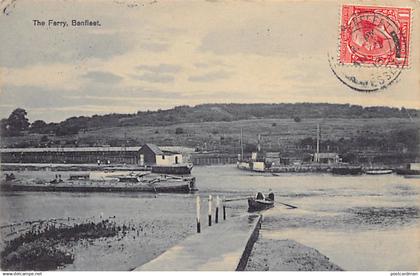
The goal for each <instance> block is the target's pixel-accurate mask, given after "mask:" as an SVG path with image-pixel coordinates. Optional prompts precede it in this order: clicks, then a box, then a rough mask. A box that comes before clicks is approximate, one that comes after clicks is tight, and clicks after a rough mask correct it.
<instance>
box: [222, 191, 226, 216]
mask: <svg viewBox="0 0 420 276" xmlns="http://www.w3.org/2000/svg"><path fill="white" fill-rule="evenodd" d="M225 200H226V198H225V197H224V196H223V201H222V204H223V220H226V206H225Z"/></svg>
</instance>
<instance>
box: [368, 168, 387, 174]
mask: <svg viewBox="0 0 420 276" xmlns="http://www.w3.org/2000/svg"><path fill="white" fill-rule="evenodd" d="M391 173H393V170H388V169H369V170H366V171H365V174H370V175H380V174H391Z"/></svg>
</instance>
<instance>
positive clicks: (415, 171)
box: [395, 163, 420, 175]
mask: <svg viewBox="0 0 420 276" xmlns="http://www.w3.org/2000/svg"><path fill="white" fill-rule="evenodd" d="M395 172H396V173H397V174H401V175H420V163H410V164H408V165H407V166H406V167H405V168H398V169H396V170H395Z"/></svg>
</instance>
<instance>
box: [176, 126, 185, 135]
mask: <svg viewBox="0 0 420 276" xmlns="http://www.w3.org/2000/svg"><path fill="white" fill-rule="evenodd" d="M182 133H184V129H183V128H182V127H177V128H176V129H175V134H182Z"/></svg>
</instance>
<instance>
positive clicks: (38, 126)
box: [29, 120, 48, 133]
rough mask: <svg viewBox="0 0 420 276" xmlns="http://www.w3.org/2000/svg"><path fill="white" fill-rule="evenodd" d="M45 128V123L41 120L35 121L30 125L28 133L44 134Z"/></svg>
mask: <svg viewBox="0 0 420 276" xmlns="http://www.w3.org/2000/svg"><path fill="white" fill-rule="evenodd" d="M47 126H48V125H47V123H46V122H44V121H43V120H36V121H34V122H33V123H32V124H31V126H30V128H29V131H30V132H34V133H45V130H46V128H47Z"/></svg>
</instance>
